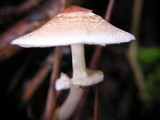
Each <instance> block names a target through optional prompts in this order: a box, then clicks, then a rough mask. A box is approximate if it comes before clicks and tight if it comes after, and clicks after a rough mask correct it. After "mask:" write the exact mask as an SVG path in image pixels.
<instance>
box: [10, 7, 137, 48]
mask: <svg viewBox="0 0 160 120" xmlns="http://www.w3.org/2000/svg"><path fill="white" fill-rule="evenodd" d="M134 39H135V37H134V36H133V35H132V34H130V33H128V32H125V31H123V30H121V29H119V28H117V27H115V26H113V25H111V24H110V23H109V22H107V21H106V20H104V19H103V18H102V17H100V16H98V15H96V14H94V13H93V12H92V10H89V9H85V8H82V7H78V6H70V7H68V8H66V9H65V10H64V11H62V12H61V13H59V14H58V15H56V16H55V17H53V18H52V19H51V20H50V21H49V22H47V23H46V24H44V25H43V26H42V27H40V28H39V29H37V30H35V31H33V32H31V33H29V34H26V35H24V36H22V37H19V38H17V39H15V40H13V41H12V44H17V45H19V46H22V47H51V46H64V45H71V44H79V43H82V44H99V45H106V44H115V43H122V42H129V41H131V40H134Z"/></svg>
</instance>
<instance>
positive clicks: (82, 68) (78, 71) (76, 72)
mask: <svg viewBox="0 0 160 120" xmlns="http://www.w3.org/2000/svg"><path fill="white" fill-rule="evenodd" d="M71 50H72V65H73V78H77V77H81V76H82V74H84V73H86V62H85V55H84V45H83V44H74V45H71Z"/></svg>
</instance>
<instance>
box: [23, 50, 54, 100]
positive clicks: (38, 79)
mask: <svg viewBox="0 0 160 120" xmlns="http://www.w3.org/2000/svg"><path fill="white" fill-rule="evenodd" d="M52 57H53V53H51V54H50V55H49V56H48V57H47V59H46V61H45V62H44V64H43V66H42V67H41V68H40V69H39V70H38V72H37V73H36V75H35V76H34V77H33V78H32V80H30V81H28V82H27V83H26V85H25V88H24V92H23V96H22V100H23V102H27V101H28V100H30V99H31V97H32V96H33V94H34V93H35V91H36V90H37V88H38V87H39V86H40V85H41V84H42V82H43V80H44V78H45V77H46V75H47V74H48V73H49V71H50V69H51V65H52Z"/></svg>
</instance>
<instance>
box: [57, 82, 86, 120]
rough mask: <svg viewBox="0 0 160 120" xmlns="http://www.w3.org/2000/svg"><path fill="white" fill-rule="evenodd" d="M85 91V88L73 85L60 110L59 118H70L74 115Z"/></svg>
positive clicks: (60, 119)
mask: <svg viewBox="0 0 160 120" xmlns="http://www.w3.org/2000/svg"><path fill="white" fill-rule="evenodd" d="M83 93H84V89H81V88H79V87H78V86H75V85H71V88H70V92H69V95H68V97H67V99H66V101H65V102H64V104H63V105H62V107H61V109H60V111H59V114H58V120H68V119H69V118H70V117H71V116H72V114H73V113H74V111H75V109H76V107H77V105H78V103H79V101H80V100H81V98H82V95H83Z"/></svg>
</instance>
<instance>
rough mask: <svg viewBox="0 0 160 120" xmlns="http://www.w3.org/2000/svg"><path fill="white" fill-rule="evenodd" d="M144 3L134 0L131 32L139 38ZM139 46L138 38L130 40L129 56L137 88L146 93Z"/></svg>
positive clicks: (141, 0)
mask: <svg viewBox="0 0 160 120" xmlns="http://www.w3.org/2000/svg"><path fill="white" fill-rule="evenodd" d="M142 5H143V0H134V8H133V17H132V19H133V20H132V28H131V32H132V33H133V34H134V35H136V38H137V39H138V31H139V26H140V16H141V11H142ZM137 47H138V41H137V40H136V41H132V42H130V44H129V50H128V53H127V57H128V61H129V64H130V66H131V69H132V71H133V74H134V77H135V83H136V84H137V88H138V89H139V91H140V93H146V86H145V83H144V76H143V72H142V70H141V68H140V66H139V63H138V60H137Z"/></svg>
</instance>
